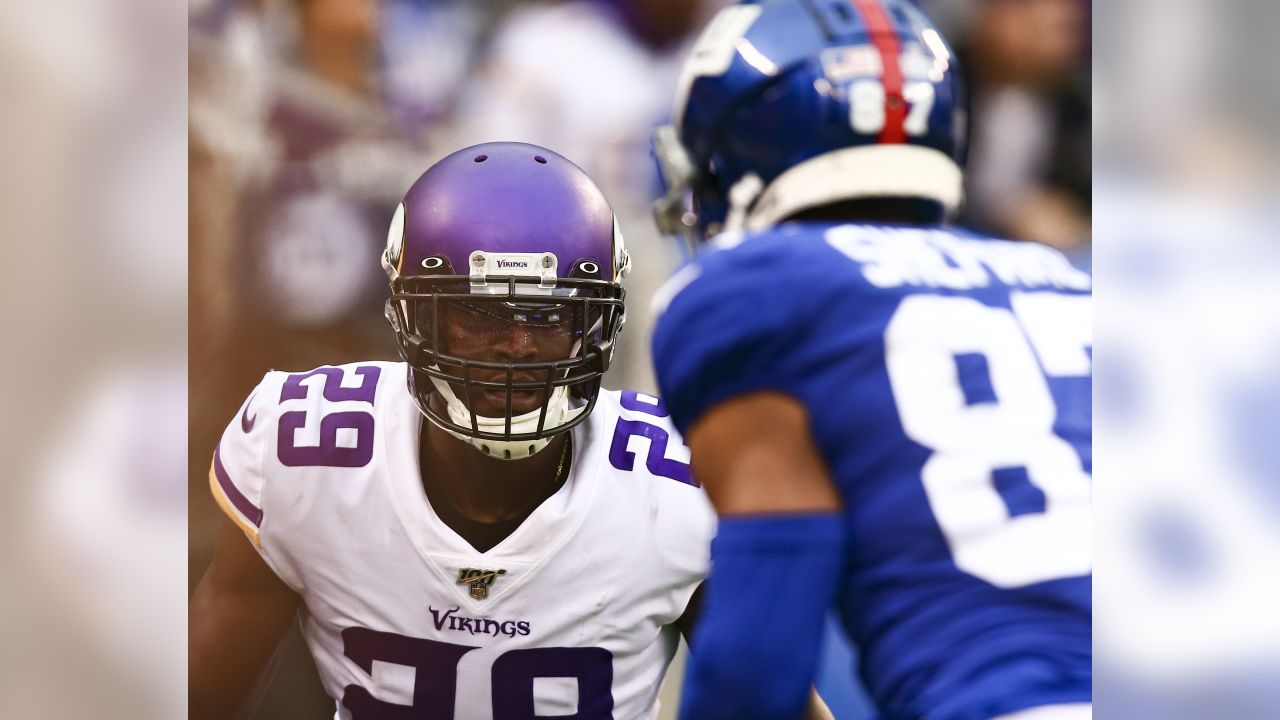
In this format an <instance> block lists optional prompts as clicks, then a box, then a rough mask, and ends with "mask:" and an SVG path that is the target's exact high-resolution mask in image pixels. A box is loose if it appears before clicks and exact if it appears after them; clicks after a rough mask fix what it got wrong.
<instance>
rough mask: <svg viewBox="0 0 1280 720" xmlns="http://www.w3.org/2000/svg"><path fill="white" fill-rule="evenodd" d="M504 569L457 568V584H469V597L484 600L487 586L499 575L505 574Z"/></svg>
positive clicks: (487, 591) (487, 595)
mask: <svg viewBox="0 0 1280 720" xmlns="http://www.w3.org/2000/svg"><path fill="white" fill-rule="evenodd" d="M506 574H507V571H506V570H479V569H477V568H461V569H459V570H458V584H459V585H470V586H471V597H473V598H475V599H477V600H484V599H485V598H487V597H489V588H490V586H492V585H493V581H494V580H497V579H498V576H499V575H506Z"/></svg>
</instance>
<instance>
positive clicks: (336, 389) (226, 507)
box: [209, 361, 404, 545]
mask: <svg viewBox="0 0 1280 720" xmlns="http://www.w3.org/2000/svg"><path fill="white" fill-rule="evenodd" d="M403 378H404V365H403V363H393V362H382V361H369V362H357V363H349V364H345V365H324V366H321V367H318V368H315V369H312V370H306V371H302V372H289V371H281V370H272V371H269V372H268V373H266V374H265V375H264V376H263V377H262V380H261V381H259V383H258V384H257V386H255V387H254V388H253V390H252V391H250V393H249V395H248V397H247V398H246V399H245V401H244V403H243V404H242V405H241V406H240V410H239V411H238V412H237V413H236V416H235V417H234V418H232V420H231V422H230V423H229V424H228V425H227V427H226V429H225V430H224V431H223V433H222V437H221V439H220V440H219V441H218V444H217V446H216V447H215V448H214V452H213V461H212V464H211V467H210V471H209V483H210V488H211V490H212V492H213V495H214V498H215V500H217V502H218V505H219V506H220V507H221V508H222V510H223V512H225V513H226V514H227V516H228V517H230V518H231V520H232V521H233V522H235V523H236V524H237V525H239V526H240V528H241V529H242V530H244V532H245V534H246V535H247V536H248V537H249V539H250V540H252V541H253V542H254V544H255V545H260V540H261V538H260V534H261V531H262V527H263V525H264V523H267V522H269V515H270V508H269V507H268V505H269V498H268V495H269V492H268V487H269V485H270V483H271V479H272V477H273V476H274V475H276V474H278V473H279V472H281V471H283V470H287V469H288V468H305V467H355V466H360V465H363V464H364V463H361V462H359V460H360V459H361V458H362V457H364V456H366V455H369V454H371V453H372V444H373V441H374V439H375V438H374V435H373V432H372V428H373V422H374V420H373V417H374V414H375V413H376V411H377V409H378V408H379V407H380V404H379V403H378V398H379V396H380V395H386V394H387V391H386V390H383V388H386V387H387V385H388V384H389V383H390V384H393V385H394V384H395V383H398V382H403ZM308 418H311V420H310V421H309V420H308ZM329 418H336V419H335V420H329ZM326 422H327V423H328V424H329V425H331V429H330V430H326V427H325V425H326ZM311 426H317V427H318V430H319V436H320V437H319V443H318V444H307V443H309V442H311V441H308V440H305V439H300V437H299V436H300V435H301V434H304V433H306V432H307V430H305V429H304V428H309V427H311ZM366 426H367V429H366ZM343 431H349V432H347V433H346V434H344V432H343ZM365 461H366V462H367V458H366V460H365Z"/></svg>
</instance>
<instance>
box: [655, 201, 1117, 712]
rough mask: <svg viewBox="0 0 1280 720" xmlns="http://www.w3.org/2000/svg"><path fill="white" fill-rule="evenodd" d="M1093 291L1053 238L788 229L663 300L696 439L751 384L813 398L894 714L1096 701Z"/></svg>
mask: <svg viewBox="0 0 1280 720" xmlns="http://www.w3.org/2000/svg"><path fill="white" fill-rule="evenodd" d="M1090 287H1091V279H1090V277H1089V276H1088V275H1087V274H1085V273H1083V272H1081V271H1079V270H1077V269H1075V268H1073V267H1072V266H1071V265H1070V264H1069V263H1068V261H1067V260H1066V259H1065V258H1064V257H1063V256H1062V255H1061V254H1060V253H1058V252H1056V251H1054V250H1051V249H1049V248H1046V247H1043V246H1039V245H1033V244H1029V243H1014V242H1007V241H1001V240H995V239H991V238H986V237H982V236H978V235H973V234H969V233H966V232H963V231H959V230H952V229H944V228H920V227H899V226H883V225H875V226H873V225H862V224H852V225H850V224H845V225H836V224H820V223H791V224H787V225H783V226H779V227H778V228H774V229H772V230H770V231H768V232H765V233H760V234H755V235H751V236H747V237H745V238H744V237H743V236H741V235H733V236H728V237H724V236H722V239H719V240H718V241H717V242H713V243H712V246H711V247H710V248H709V252H707V253H706V254H704V255H703V256H701V257H700V258H698V259H697V261H696V262H695V263H693V264H690V265H688V266H686V267H685V268H683V269H681V270H680V271H679V272H677V274H676V275H675V276H673V278H672V279H671V281H670V282H669V284H668V286H667V287H666V288H664V289H663V291H662V292H660V293H659V295H658V297H657V298H656V300H655V304H656V306H657V308H656V309H657V310H658V311H659V312H661V313H662V314H661V316H660V317H659V319H658V325H657V329H656V332H655V335H654V343H653V348H654V359H655V368H656V371H657V374H658V379H659V385H660V387H661V389H662V391H663V396H664V398H665V399H666V401H667V403H668V405H669V407H670V408H671V410H672V415H673V417H674V419H675V422H676V425H677V426H678V427H680V428H681V429H687V428H688V427H689V426H690V425H691V424H693V423H694V422H695V421H696V420H697V419H698V418H699V417H700V416H701V415H702V414H703V413H704V412H706V411H707V410H708V409H710V408H712V407H714V406H716V405H717V404H719V403H720V402H722V401H724V400H726V399H729V398H731V397H734V396H737V395H741V394H744V393H750V392H756V391H776V392H780V393H785V394H787V395H790V396H792V397H794V398H795V399H797V400H798V401H799V402H801V403H802V404H803V405H804V406H805V408H806V409H807V412H808V415H809V419H810V422H811V426H812V428H813V430H812V431H813V434H814V438H815V440H816V443H817V446H818V448H819V451H820V452H821V453H822V455H823V457H824V459H825V461H826V464H827V466H828V468H829V470H830V473H831V476H832V478H833V481H834V482H835V483H836V485H837V489H838V491H839V494H840V496H841V499H842V501H843V505H844V510H843V518H844V522H845V525H846V527H845V539H846V543H845V551H844V558H843V572H842V575H841V578H840V586H839V591H838V599H837V605H838V607H837V610H838V611H839V613H840V614H841V617H842V620H843V623H844V626H845V628H846V630H847V632H848V633H849V635H850V637H851V639H852V640H853V641H854V642H855V643H856V645H857V646H858V647H859V650H860V653H861V656H862V657H861V672H862V679H863V681H864V683H865V685H866V687H867V689H868V691H869V692H870V694H871V696H872V697H873V699H874V702H875V704H876V706H877V707H878V709H879V710H880V712H881V713H882V717H883V718H886V719H887V720H893V719H907V718H923V717H928V718H930V720H983V719H986V718H992V717H996V716H999V715H1002V714H1007V713H1012V712H1015V711H1018V710H1022V709H1025V708H1030V707H1038V706H1047V705H1055V704H1062V703H1073V702H1088V701H1089V700H1090V699H1091V692H1092V691H1091V634H1092V632H1091V628H1092V621H1091V613H1092V600H1091V588H1092V580H1091V534H1092V531H1091V524H1090V522H1091V521H1090V516H1089V499H1090V493H1091V477H1090V473H1091V472H1092V457H1091V452H1092V451H1091V433H1092V430H1091V409H1092V408H1091V403H1092V401H1091V386H1092V380H1091V363H1092V340H1091V334H1090V333H1091V330H1090V327H1091V317H1090V292H1091V291H1090ZM745 441H747V440H744V442H745ZM784 481H785V480H784V479H781V478H780V479H779V482H784ZM788 591H790V592H804V588H803V587H796V588H790V589H789V590H788ZM779 641H782V642H785V639H780V640H779Z"/></svg>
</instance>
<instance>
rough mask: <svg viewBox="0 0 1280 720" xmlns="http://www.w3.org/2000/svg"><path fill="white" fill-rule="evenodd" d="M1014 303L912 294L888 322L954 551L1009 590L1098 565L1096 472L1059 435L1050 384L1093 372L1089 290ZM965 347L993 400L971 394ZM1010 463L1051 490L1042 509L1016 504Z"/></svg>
mask: <svg viewBox="0 0 1280 720" xmlns="http://www.w3.org/2000/svg"><path fill="white" fill-rule="evenodd" d="M1010 304H1011V307H1012V311H1011V310H1009V309H1006V308H999V307H989V306H986V305H983V304H982V303H980V302H978V301H977V300H975V299H973V298H968V297H946V296H935V295H913V296H909V297H907V298H906V299H905V300H903V301H902V303H901V305H900V306H899V307H898V310H897V311H896V312H895V313H894V316H893V318H892V319H891V320H890V322H889V325H888V327H887V328H886V330H885V363H886V366H887V369H888V372H889V381H890V384H891V386H892V389H893V396H894V400H895V402H896V404H897V406H898V413H899V416H900V418H901V421H902V426H903V429H904V430H905V431H906V434H907V436H908V437H910V438H911V439H912V440H914V441H916V442H918V443H920V444H921V445H924V446H925V447H926V448H928V449H929V450H931V451H932V454H931V455H930V456H929V459H928V460H927V461H926V462H925V464H924V467H923V469H922V471H921V479H922V481H923V483H924V489H925V494H926V496H927V497H928V500H929V506H930V508H931V509H932V511H933V514H934V517H935V518H936V520H937V522H938V526H939V528H940V529H941V530H942V534H943V536H944V537H945V538H946V541H947V545H948V547H949V548H950V550H951V555H952V557H953V559H954V560H955V563H956V566H957V567H958V568H960V569H961V570H963V571H964V572H966V573H968V574H970V575H973V576H975V577H978V578H980V579H982V580H985V581H987V582H989V583H991V584H992V585H995V586H996V587H1001V588H1015V587H1022V586H1025V585H1030V584H1032V583H1037V582H1043V581H1047V580H1053V579H1057V578H1064V577H1073V576H1078V575H1087V574H1088V573H1089V572H1090V569H1091V567H1092V544H1091V538H1092V525H1091V520H1090V514H1089V502H1090V494H1091V479H1090V476H1089V474H1088V473H1087V472H1086V471H1085V469H1084V465H1083V463H1082V460H1081V457H1080V455H1079V454H1078V453H1077V452H1076V450H1075V448H1073V447H1072V445H1071V444H1070V443H1068V442H1067V441H1066V440H1064V439H1063V438H1062V437H1059V436H1058V435H1056V434H1055V433H1054V429H1053V426H1054V422H1055V417H1056V416H1057V411H1058V408H1057V407H1056V406H1055V404H1054V399H1053V396H1052V394H1051V393H1050V387H1049V380H1050V379H1051V378H1064V377H1072V376H1084V377H1087V376H1089V375H1090V373H1091V366H1092V359H1091V357H1090V355H1089V353H1088V352H1087V351H1086V348H1087V347H1088V346H1089V345H1091V339H1090V333H1091V325H1090V323H1091V318H1090V298H1089V297H1088V296H1082V295H1065V294H1060V293H1053V292H1036V293H1013V294H1012V296H1011V298H1010ZM1033 348H1034V351H1033ZM966 354H977V355H981V356H982V357H983V358H984V359H985V361H986V363H987V367H988V369H989V374H990V378H991V389H992V390H993V391H994V395H995V401H994V402H977V403H969V402H968V401H967V400H966V398H965V394H964V388H963V387H962V386H961V384H960V378H959V373H958V370H957V362H956V359H955V358H956V357H957V356H961V355H966ZM1037 356H1038V357H1039V359H1040V361H1039V363H1037V361H1036V358H1037ZM1042 368H1043V371H1042ZM1013 468H1025V470H1026V478H1027V480H1029V481H1030V482H1031V483H1032V484H1033V485H1034V486H1036V487H1038V488H1039V489H1040V490H1041V491H1042V492H1043V493H1044V511H1043V512H1033V513H1024V514H1018V515H1015V514H1014V513H1011V512H1010V510H1009V508H1008V507H1007V506H1006V504H1005V502H1004V500H1003V499H1002V498H1001V495H1000V494H999V492H998V490H997V488H996V479H995V478H996V475H995V473H996V471H998V470H1001V469H1013Z"/></svg>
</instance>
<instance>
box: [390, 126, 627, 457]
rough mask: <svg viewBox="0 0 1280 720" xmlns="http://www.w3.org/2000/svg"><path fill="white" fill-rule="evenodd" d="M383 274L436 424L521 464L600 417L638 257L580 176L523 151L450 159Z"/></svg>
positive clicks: (427, 185)
mask: <svg viewBox="0 0 1280 720" xmlns="http://www.w3.org/2000/svg"><path fill="white" fill-rule="evenodd" d="M382 266H383V269H384V270H386V272H387V276H388V277H389V278H390V280H391V297H390V299H389V300H388V301H387V320H388V321H389V322H390V323H391V327H392V328H393V329H394V330H395V333H396V339H397V341H398V344H399V347H400V354H401V356H402V357H403V358H404V360H405V362H407V363H408V365H409V368H410V371H409V389H410V392H411V393H412V394H413V396H414V398H415V399H416V401H417V403H418V406H419V407H420V408H421V410H422V412H423V413H424V414H425V415H426V416H427V418H429V419H430V420H431V422H433V423H435V424H436V425H438V426H439V427H441V428H443V429H445V430H446V431H448V432H450V433H452V434H453V435H455V436H456V437H458V438H460V439H462V440H465V441H467V442H469V443H471V444H472V445H474V446H475V447H477V448H479V449H480V450H481V451H483V452H484V453H485V454H488V455H491V456H494V457H498V458H503V459H518V458H523V457H528V456H530V455H532V454H534V453H536V452H538V451H539V450H541V449H542V448H544V447H546V445H547V443H548V442H550V439H551V437H552V436H554V435H556V434H558V433H562V432H565V431H567V430H569V429H570V428H572V427H573V426H574V425H576V424H578V423H579V422H581V421H582V420H584V419H585V418H586V416H587V414H588V413H590V412H591V410H592V408H593V407H594V405H595V401H596V396H597V395H598V393H599V391H600V381H601V377H602V376H603V374H604V372H605V370H607V369H608V367H609V361H610V359H611V357H612V355H613V346H614V341H615V339H616V338H617V335H618V331H619V330H620V329H621V327H622V324H623V321H624V307H623V298H624V292H623V289H622V284H621V281H622V278H623V276H624V275H625V274H626V272H627V270H628V269H629V268H630V257H629V255H628V254H627V251H626V249H625V248H624V246H623V242H622V235H621V233H620V232H619V230H618V225H617V222H616V221H615V219H614V215H613V211H612V210H611V209H610V207H609V203H608V201H607V200H606V199H605V197H604V194H603V193H602V192H600V188H598V187H597V186H596V184H595V183H594V182H592V180H591V178H589V177H588V176H587V174H586V173H585V172H583V171H582V170H581V169H580V168H578V166H576V165H574V164H573V163H571V162H569V161H568V160H566V159H565V158H563V157H561V156H560V155H557V154H556V153H554V152H551V151H550V150H546V149H544V148H540V147H537V146H536V145H526V144H524V143H513V142H498V143H485V144H483V145H476V146H474V147H469V148H466V149H463V150H459V151H458V152H455V153H453V154H452V155H449V156H448V157H446V158H444V159H443V160H441V161H440V162H438V163H436V164H435V165H433V166H431V168H429V169H428V170H427V171H426V172H425V173H423V175H422V177H420V178H419V179H418V181H417V182H415V183H414V184H413V187H411V188H409V192H408V193H407V194H406V195H405V197H404V201H403V202H402V203H401V204H400V206H399V207H398V208H397V209H396V213H395V217H394V218H393V219H392V222H391V229H390V232H389V233H388V236H387V249H386V251H385V252H384V253H383V256H382Z"/></svg>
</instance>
